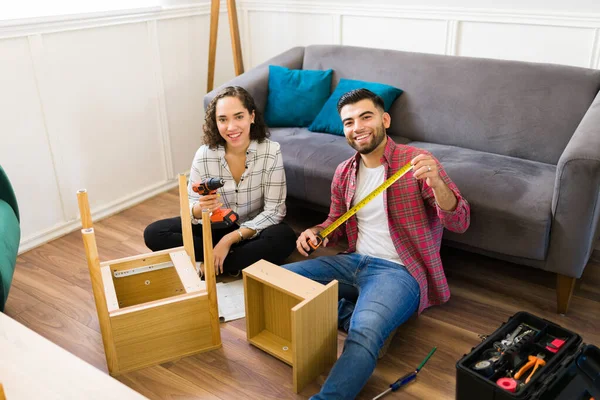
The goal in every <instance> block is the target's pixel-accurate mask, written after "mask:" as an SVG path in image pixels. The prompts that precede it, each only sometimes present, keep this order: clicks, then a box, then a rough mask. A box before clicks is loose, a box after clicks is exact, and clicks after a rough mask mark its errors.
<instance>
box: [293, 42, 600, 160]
mask: <svg viewBox="0 0 600 400" xmlns="http://www.w3.org/2000/svg"><path fill="white" fill-rule="evenodd" d="M303 68H305V69H330V68H331V69H333V80H332V90H333V89H334V88H335V86H336V85H337V83H338V82H339V80H340V78H348V79H359V80H366V81H371V82H381V83H384V84H388V85H392V86H395V87H400V88H402V89H403V90H404V93H403V94H402V96H400V97H399V98H398V99H397V100H396V101H395V102H394V104H393V105H392V108H391V109H390V114H391V116H392V125H391V127H390V129H389V130H388V133H389V134H390V135H391V136H392V137H393V136H395V135H398V136H403V137H406V138H409V139H411V140H417V141H423V142H431V143H439V144H447V145H454V146H459V147H464V148H469V149H473V150H480V151H486V152H491V153H495V154H502V155H507V156H512V157H518V158H523V159H529V160H534V161H540V162H544V163H549V164H556V163H557V162H558V159H559V157H560V155H561V154H562V152H563V150H564V148H565V147H566V145H567V143H568V142H569V140H570V138H571V136H572V135H573V133H574V131H575V129H576V128H577V125H578V124H579V122H580V121H581V119H582V118H583V115H584V114H585V112H586V111H587V109H588V107H589V106H590V104H591V103H592V100H593V99H594V97H595V96H596V94H597V92H598V90H599V89H600V71H598V70H592V69H585V68H576V67H568V66H562V65H552V64H538V63H526V62H519V61H504V60H491V59H478V58H468V57H454V56H443V55H433V54H423V53H412V52H402V51H395V50H381V49H369V48H359V47H352V46H339V45H314V46H308V47H306V49H305V53H304V63H303Z"/></svg>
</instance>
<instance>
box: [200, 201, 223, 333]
mask: <svg viewBox="0 0 600 400" xmlns="http://www.w3.org/2000/svg"><path fill="white" fill-rule="evenodd" d="M202 243H203V245H204V276H205V278H204V279H205V280H206V290H207V291H208V307H209V310H210V316H211V319H210V320H211V328H212V338H213V343H221V328H220V326H219V305H218V302H217V278H216V276H215V260H214V257H213V241H212V230H211V226H210V212H209V211H207V210H202Z"/></svg>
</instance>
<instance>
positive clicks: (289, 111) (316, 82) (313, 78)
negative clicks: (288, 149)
mask: <svg viewBox="0 0 600 400" xmlns="http://www.w3.org/2000/svg"><path fill="white" fill-rule="evenodd" d="M332 72H333V71H332V70H330V69H329V70H327V71H313V70H297V69H296V70H292V69H289V68H285V67H280V66H277V65H269V94H268V96H267V105H266V108H265V122H266V123H267V125H269V126H271V127H278V126H279V127H281V126H285V127H288V126H299V127H302V126H308V125H310V123H311V122H312V121H313V120H314V119H315V117H316V116H317V114H318V113H319V111H320V110H321V107H323V104H325V102H326V101H327V98H328V97H329V91H330V88H331V76H332Z"/></svg>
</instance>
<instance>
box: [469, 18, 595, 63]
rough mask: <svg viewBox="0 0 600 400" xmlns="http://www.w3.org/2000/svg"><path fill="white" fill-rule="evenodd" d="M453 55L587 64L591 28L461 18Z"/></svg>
mask: <svg viewBox="0 0 600 400" xmlns="http://www.w3.org/2000/svg"><path fill="white" fill-rule="evenodd" d="M458 35H459V36H458V40H457V42H458V46H457V55H460V56H473V57H487V58H497V59H508V60H521V61H533V62H548V63H556V64H566V65H574V66H579V67H590V57H591V53H592V51H593V46H594V35H595V30H594V29H591V28H590V29H588V28H575V27H560V26H539V25H521V24H498V23H489V22H485V23H481V22H463V23H461V24H460V26H459V29H458Z"/></svg>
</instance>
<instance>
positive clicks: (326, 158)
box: [271, 128, 355, 207]
mask: <svg viewBox="0 0 600 400" xmlns="http://www.w3.org/2000/svg"><path fill="white" fill-rule="evenodd" d="M271 140H274V141H276V142H278V143H279V144H280V145H281V154H282V156H283V166H284V168H285V177H286V182H287V191H288V196H291V197H294V198H296V199H299V200H307V201H309V202H311V203H314V204H317V205H319V206H323V207H329V204H330V202H331V181H332V180H333V173H334V172H335V169H336V168H337V166H338V164H339V163H341V162H342V161H344V160H346V159H348V158H349V157H352V155H353V154H354V153H355V151H354V149H352V148H351V147H350V146H349V145H348V143H347V142H346V137H345V136H334V135H326V134H323V133H314V132H310V131H309V130H308V129H306V128H272V129H271Z"/></svg>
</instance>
